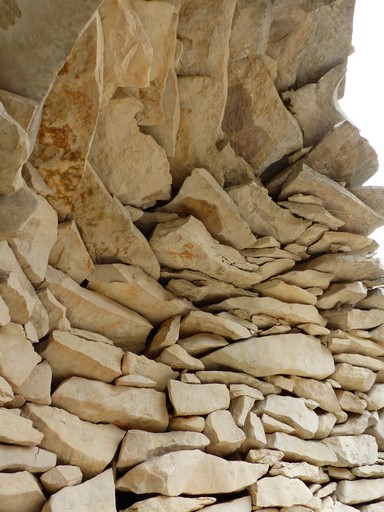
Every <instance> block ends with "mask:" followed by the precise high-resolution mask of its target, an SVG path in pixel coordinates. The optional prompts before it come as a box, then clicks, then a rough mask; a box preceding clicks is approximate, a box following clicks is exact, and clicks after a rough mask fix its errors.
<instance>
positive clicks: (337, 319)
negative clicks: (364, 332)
mask: <svg viewBox="0 0 384 512" xmlns="http://www.w3.org/2000/svg"><path fill="white" fill-rule="evenodd" d="M323 314H324V316H325V317H326V318H327V326H328V327H329V328H331V329H343V330H345V331H352V330H354V329H372V328H373V327H377V326H379V325H381V324H382V323H384V311H383V310H382V309H369V310H364V309H357V308H354V309H351V310H341V311H338V310H331V311H325V312H324V313H323Z"/></svg>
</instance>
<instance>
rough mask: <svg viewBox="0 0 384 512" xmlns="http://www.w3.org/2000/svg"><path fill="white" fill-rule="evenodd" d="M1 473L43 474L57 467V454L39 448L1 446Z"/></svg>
mask: <svg viewBox="0 0 384 512" xmlns="http://www.w3.org/2000/svg"><path fill="white" fill-rule="evenodd" d="M0 461H1V462H0V470H1V471H4V470H5V471H12V472H13V471H29V473H42V472H43V471H48V470H50V469H52V468H53V467H55V466H56V454H54V453H53V452H49V451H48V450H43V448H38V447H37V446H11V445H6V444H4V445H0Z"/></svg>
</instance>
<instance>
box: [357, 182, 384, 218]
mask: <svg viewBox="0 0 384 512" xmlns="http://www.w3.org/2000/svg"><path fill="white" fill-rule="evenodd" d="M350 190H351V192H352V194H354V195H355V196H357V197H358V198H359V199H360V200H361V201H363V203H365V204H367V205H368V206H369V207H370V208H372V210H374V211H375V212H377V213H378V214H379V215H381V216H384V207H383V187H377V186H371V187H369V186H368V187H366V186H362V187H351V189H350Z"/></svg>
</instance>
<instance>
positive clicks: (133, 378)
mask: <svg viewBox="0 0 384 512" xmlns="http://www.w3.org/2000/svg"><path fill="white" fill-rule="evenodd" d="M114 384H115V385H116V386H129V387H132V388H151V389H155V388H156V386H157V384H156V382H155V381H154V380H152V379H148V378H147V377H143V376H142V375H124V376H123V377H118V378H117V379H115V380H114Z"/></svg>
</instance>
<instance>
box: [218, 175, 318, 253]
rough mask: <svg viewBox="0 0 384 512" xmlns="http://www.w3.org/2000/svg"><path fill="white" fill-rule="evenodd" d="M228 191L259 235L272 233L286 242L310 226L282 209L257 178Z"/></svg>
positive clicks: (245, 218) (280, 240)
mask: <svg viewBox="0 0 384 512" xmlns="http://www.w3.org/2000/svg"><path fill="white" fill-rule="evenodd" d="M227 192H228V194H229V196H230V197H231V198H232V199H233V201H234V202H235V203H236V205H237V207H238V209H239V211H240V215H241V216H242V217H243V219H244V220H245V222H246V223H247V224H248V225H249V227H250V228H251V231H252V232H253V233H254V234H256V235H261V236H273V237H275V238H276V239H277V240H278V241H279V242H281V243H282V244H284V245H285V244H289V243H291V242H293V241H294V240H295V239H296V238H298V237H299V236H300V235H302V234H303V233H304V231H305V230H306V229H307V227H308V226H309V225H310V224H309V222H308V221H305V220H301V219H298V218H296V217H294V216H293V215H292V214H291V213H290V212H288V211H287V210H284V209H283V208H280V206H278V205H277V204H276V203H275V202H274V201H273V200H272V198H271V197H269V195H268V191H267V189H266V188H264V187H263V186H261V185H260V184H258V183H256V182H254V181H251V182H248V183H244V184H242V185H238V186H234V187H230V188H229V189H227ZM255 205H256V207H255Z"/></svg>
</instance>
